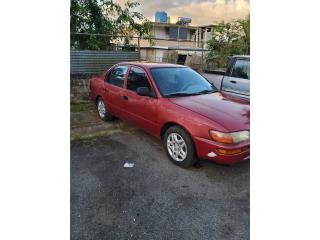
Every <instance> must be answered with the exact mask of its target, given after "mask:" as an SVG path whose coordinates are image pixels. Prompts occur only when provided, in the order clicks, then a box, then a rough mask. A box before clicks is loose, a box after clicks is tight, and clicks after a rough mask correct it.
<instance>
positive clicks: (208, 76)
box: [201, 73, 223, 89]
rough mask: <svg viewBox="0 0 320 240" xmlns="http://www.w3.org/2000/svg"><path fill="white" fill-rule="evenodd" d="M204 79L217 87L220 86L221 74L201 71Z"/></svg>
mask: <svg viewBox="0 0 320 240" xmlns="http://www.w3.org/2000/svg"><path fill="white" fill-rule="evenodd" d="M201 75H202V76H204V77H205V78H206V79H208V80H209V81H210V82H212V83H213V84H214V86H215V87H216V88H218V89H220V87H221V80H222V78H223V76H222V75H217V74H212V73H201Z"/></svg>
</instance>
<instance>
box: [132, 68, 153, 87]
mask: <svg viewBox="0 0 320 240" xmlns="http://www.w3.org/2000/svg"><path fill="white" fill-rule="evenodd" d="M139 87H147V88H148V89H149V91H151V86H150V83H149V81H148V78H147V76H146V73H145V72H144V71H143V70H142V69H141V68H137V67H132V68H131V69H130V72H129V76H128V83H127V88H128V90H131V91H134V92H136V91H137V88H139Z"/></svg>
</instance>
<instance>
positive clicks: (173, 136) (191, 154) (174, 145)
mask: <svg viewBox="0 0 320 240" xmlns="http://www.w3.org/2000/svg"><path fill="white" fill-rule="evenodd" d="M163 143H164V147H165V149H166V152H167V155H168V157H169V159H170V160H171V161H172V162H173V163H174V164H176V165H178V166H180V167H184V168H188V167H191V166H193V165H194V164H195V163H196V162H197V157H196V154H195V148H194V145H193V142H192V139H191V137H190V135H189V134H188V133H187V132H186V131H185V130H184V129H182V128H181V127H178V126H173V127H170V128H169V129H168V130H167V131H166V133H165V135H164V141H163Z"/></svg>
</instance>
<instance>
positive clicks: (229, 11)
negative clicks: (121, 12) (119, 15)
mask: <svg viewBox="0 0 320 240" xmlns="http://www.w3.org/2000/svg"><path fill="white" fill-rule="evenodd" d="M135 1H137V2H139V3H140V6H139V7H138V10H139V11H140V12H141V13H142V14H143V15H144V16H145V17H147V18H149V19H150V20H152V21H154V13H155V12H156V11H165V12H167V14H168V15H169V16H170V18H171V23H175V21H176V20H177V18H178V17H191V18H192V23H191V25H207V24H211V23H215V22H219V21H222V20H224V21H230V20H233V19H241V18H245V17H246V16H247V15H248V14H249V13H250V0H135ZM114 2H117V3H120V4H124V2H126V0H114Z"/></svg>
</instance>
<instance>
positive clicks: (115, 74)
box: [107, 66, 128, 88]
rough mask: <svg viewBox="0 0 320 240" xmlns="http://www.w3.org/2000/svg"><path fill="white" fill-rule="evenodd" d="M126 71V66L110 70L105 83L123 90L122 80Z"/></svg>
mask: <svg viewBox="0 0 320 240" xmlns="http://www.w3.org/2000/svg"><path fill="white" fill-rule="evenodd" d="M127 71H128V66H118V67H115V68H114V69H112V70H111V72H110V73H109V75H108V77H107V82H108V83H110V84H112V85H115V86H118V87H121V88H123V85H124V79H125V76H126V74H127Z"/></svg>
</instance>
